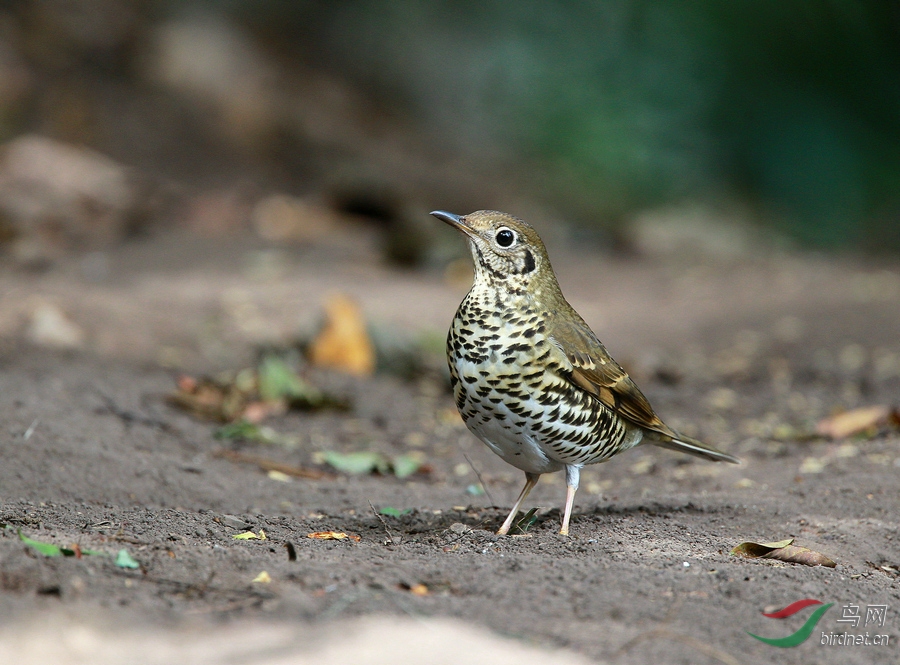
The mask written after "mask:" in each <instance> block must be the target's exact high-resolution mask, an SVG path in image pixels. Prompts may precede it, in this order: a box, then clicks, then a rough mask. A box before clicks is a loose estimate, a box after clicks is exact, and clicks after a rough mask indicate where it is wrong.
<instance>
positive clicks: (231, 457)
mask: <svg viewBox="0 0 900 665" xmlns="http://www.w3.org/2000/svg"><path fill="white" fill-rule="evenodd" d="M212 456H213V457H220V458H222V459H226V460H228V461H229V462H233V463H235V464H255V465H256V466H258V467H259V468H260V469H262V470H263V471H278V472H280V473H284V474H287V475H289V476H294V477H295V478H307V479H309V480H334V479H335V478H337V476H336V475H335V474H333V473H329V472H328V471H320V470H319V469H310V468H307V467H303V466H294V465H292V464H282V463H281V462H276V461H275V460H271V459H268V458H266V457H259V456H257V455H246V454H244V453H239V452H238V451H236V450H228V449H227V448H220V449H219V450H216V451H213V453H212Z"/></svg>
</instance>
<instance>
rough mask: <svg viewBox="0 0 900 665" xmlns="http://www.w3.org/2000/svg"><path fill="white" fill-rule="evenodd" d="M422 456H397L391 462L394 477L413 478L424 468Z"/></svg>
mask: <svg viewBox="0 0 900 665" xmlns="http://www.w3.org/2000/svg"><path fill="white" fill-rule="evenodd" d="M422 462H423V460H422V457H421V455H413V454H406V455H397V457H395V458H394V459H392V460H391V467H393V469H394V475H395V476H397V477H398V478H406V477H408V476H411V475H412V474H414V473H415V472H416V471H418V470H419V469H420V468H421V467H422Z"/></svg>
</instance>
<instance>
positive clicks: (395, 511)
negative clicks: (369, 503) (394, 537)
mask: <svg viewBox="0 0 900 665" xmlns="http://www.w3.org/2000/svg"><path fill="white" fill-rule="evenodd" d="M378 512H379V513H381V514H382V515H387V516H388V517H401V516H402V515H409V513H411V512H412V508H407V509H406V510H400V509H399V508H393V507H391V506H385V507H384V508H382V509H381V510H379V511H378Z"/></svg>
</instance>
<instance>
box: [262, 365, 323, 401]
mask: <svg viewBox="0 0 900 665" xmlns="http://www.w3.org/2000/svg"><path fill="white" fill-rule="evenodd" d="M258 372H259V396H260V397H261V398H262V399H263V400H265V401H267V402H273V401H276V400H279V399H285V400H288V401H289V402H293V401H299V402H303V403H305V404H309V405H311V406H314V405H316V404H319V403H321V402H322V393H321V392H320V391H319V390H318V389H317V388H314V387H313V386H311V385H310V384H309V383H307V382H306V381H304V380H303V379H301V378H300V377H299V376H298V375H297V372H295V371H294V369H293V368H292V367H291V366H290V365H288V364H287V363H286V362H285V361H284V360H282V359H281V358H279V357H277V356H266V357H265V358H263V360H262V362H261V363H260V364H259V370H258Z"/></svg>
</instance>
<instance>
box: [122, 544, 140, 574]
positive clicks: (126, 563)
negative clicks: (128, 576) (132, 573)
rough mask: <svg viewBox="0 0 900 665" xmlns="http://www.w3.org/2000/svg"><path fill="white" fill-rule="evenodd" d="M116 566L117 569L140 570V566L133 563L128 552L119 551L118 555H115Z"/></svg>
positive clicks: (135, 562)
mask: <svg viewBox="0 0 900 665" xmlns="http://www.w3.org/2000/svg"><path fill="white" fill-rule="evenodd" d="M116 565H117V566H118V567H119V568H132V569H134V568H140V567H141V564H139V563H138V562H137V561H135V560H134V559H133V558H132V557H131V555H130V554H129V553H128V550H124V549H123V550H119V552H118V554H116Z"/></svg>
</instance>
